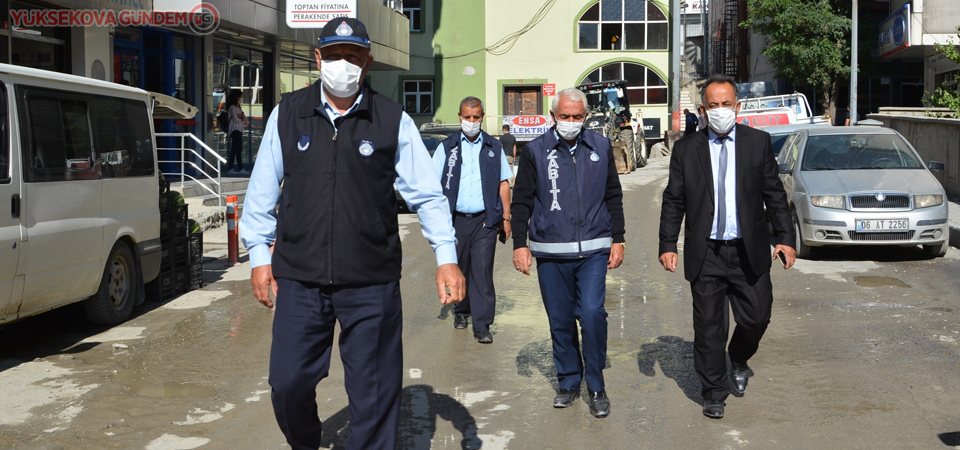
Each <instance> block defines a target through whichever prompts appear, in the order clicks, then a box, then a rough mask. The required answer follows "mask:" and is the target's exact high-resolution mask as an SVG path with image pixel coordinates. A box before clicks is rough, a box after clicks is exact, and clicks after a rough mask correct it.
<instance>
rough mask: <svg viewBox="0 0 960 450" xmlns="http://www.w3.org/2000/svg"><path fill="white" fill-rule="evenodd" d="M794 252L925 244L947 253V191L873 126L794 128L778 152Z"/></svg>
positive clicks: (911, 153) (934, 165)
mask: <svg viewBox="0 0 960 450" xmlns="http://www.w3.org/2000/svg"><path fill="white" fill-rule="evenodd" d="M777 162H778V163H779V171H780V178H781V180H783V185H784V188H785V189H786V191H787V197H788V199H789V202H790V206H791V209H792V210H793V214H794V215H793V223H794V228H795V229H796V234H797V242H796V249H797V256H798V257H800V258H806V257H809V256H811V254H812V252H813V250H814V248H815V247H821V246H825V245H900V246H915V245H921V246H923V251H924V253H925V254H927V256H930V257H938V256H943V255H945V254H946V253H947V247H948V245H949V243H948V239H949V231H948V228H947V227H948V225H947V204H946V200H947V196H946V193H945V192H944V190H943V186H941V185H940V182H939V181H937V179H936V178H934V176H933V174H932V173H931V171H942V170H943V163H939V162H930V164H929V165H928V166H926V167H924V165H923V162H922V161H921V159H920V157H919V156H918V155H917V152H916V151H915V150H914V149H913V147H911V146H910V144H909V143H908V142H907V140H906V139H904V138H903V136H901V135H900V134H899V133H897V132H896V131H894V130H891V129H889V128H879V127H817V128H806V129H802V130H797V131H795V132H794V133H793V134H791V135H790V136H789V137H788V138H787V141H786V142H784V145H783V149H782V151H781V152H780V154H779V155H778V157H777Z"/></svg>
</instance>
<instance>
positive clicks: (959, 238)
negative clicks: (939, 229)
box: [950, 225, 960, 248]
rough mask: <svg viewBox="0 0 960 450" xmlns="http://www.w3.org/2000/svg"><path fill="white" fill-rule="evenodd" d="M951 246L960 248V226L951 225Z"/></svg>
mask: <svg viewBox="0 0 960 450" xmlns="http://www.w3.org/2000/svg"><path fill="white" fill-rule="evenodd" d="M950 246H951V247H954V248H960V226H956V225H950Z"/></svg>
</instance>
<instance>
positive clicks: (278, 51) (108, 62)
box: [0, 0, 409, 166]
mask: <svg viewBox="0 0 960 450" xmlns="http://www.w3.org/2000/svg"><path fill="white" fill-rule="evenodd" d="M199 3H200V2H198V1H197V0H50V1H34V0H29V1H27V0H25V1H14V0H0V8H2V12H3V14H4V16H5V17H7V18H8V21H6V22H5V26H4V27H3V29H2V30H0V62H3V63H11V64H17V65H23V66H29V67H36V68H41V69H46V70H53V71H58V72H64V73H72V74H75V75H81V76H86V77H91V78H97V79H101V80H108V81H114V82H117V83H123V84H128V85H132V86H135V87H139V88H142V89H145V90H148V91H154V92H160V93H164V94H167V95H171V96H174V97H176V98H178V99H180V100H183V101H186V102H187V103H190V104H192V105H194V106H197V107H198V109H199V111H200V112H199V113H198V114H197V116H196V117H195V118H194V119H191V120H158V121H156V123H155V124H154V125H155V129H156V131H157V132H187V133H192V134H194V135H196V136H198V137H199V138H200V139H202V140H203V141H204V142H206V143H207V145H209V146H210V147H212V148H214V149H215V150H216V151H217V152H218V153H220V154H221V155H222V156H226V153H227V145H226V135H225V133H223V132H222V131H221V130H219V129H218V128H216V126H215V123H214V122H215V120H214V117H215V116H216V114H217V112H218V111H219V110H220V108H221V107H222V102H223V99H224V98H225V94H226V93H227V92H228V91H229V90H231V89H237V90H241V91H242V92H243V94H244V96H243V109H244V112H245V113H246V115H247V117H248V120H249V121H250V126H249V127H247V129H246V130H245V136H244V138H245V139H244V141H245V142H244V153H243V162H244V163H245V164H247V165H248V166H249V165H250V164H251V163H252V161H253V157H254V155H255V153H256V151H257V149H258V147H259V142H260V137H261V136H262V133H263V124H264V123H265V122H266V119H267V117H268V116H269V114H270V112H271V111H272V110H273V107H274V106H275V105H276V104H277V103H278V102H279V101H280V96H281V94H283V93H285V92H290V91H293V90H295V89H298V88H301V87H304V86H307V85H308V84H310V83H312V82H313V81H315V80H317V79H318V78H319V71H318V70H317V67H316V61H315V59H314V57H313V49H314V48H315V47H316V42H317V36H318V35H319V31H320V30H319V28H309V29H305V28H299V29H294V28H290V27H288V26H287V23H286V14H285V7H286V0H257V1H252V0H207V1H205V2H204V3H205V4H206V5H208V9H209V7H211V6H212V8H215V9H216V12H217V14H218V16H219V26H218V27H217V28H216V31H214V32H213V33H210V34H199V33H198V32H197V30H196V29H194V28H191V27H189V26H171V25H167V24H163V25H156V24H154V25H151V24H138V25H134V26H113V25H108V26H70V27H64V26H43V25H44V23H42V22H41V23H31V24H29V25H22V26H17V25H15V24H14V22H13V21H12V19H13V18H14V17H15V16H19V17H29V14H32V13H30V11H47V10H59V11H79V10H89V11H92V12H95V13H100V12H103V11H112V12H115V13H120V12H124V11H125V12H128V13H129V12H134V13H140V12H142V13H147V14H150V13H154V12H163V11H190V10H191V9H192V8H194V7H196V6H197V5H198V4H199ZM24 14H27V15H26V16H24ZM357 17H358V18H359V19H360V20H361V21H363V22H364V23H365V24H366V25H367V28H368V32H369V34H370V39H371V50H372V53H373V55H374V59H375V61H376V62H375V63H374V66H373V67H372V68H371V70H373V71H378V70H405V69H407V68H409V47H408V42H409V41H408V34H409V33H408V29H409V24H408V20H407V18H406V16H404V15H403V13H402V11H401V6H400V2H399V1H393V0H357ZM201 31H202V30H201ZM172 157H173V156H172V155H171V156H166V157H165V155H164V154H161V155H160V159H161V160H164V159H168V158H172Z"/></svg>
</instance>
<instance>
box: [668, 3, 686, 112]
mask: <svg viewBox="0 0 960 450" xmlns="http://www.w3.org/2000/svg"><path fill="white" fill-rule="evenodd" d="M670 12H672V13H673V14H671V15H672V16H673V33H671V34H672V35H673V36H672V39H673V42H674V44H673V46H674V51H673V55H672V57H671V58H670V72H672V76H671V78H672V80H671V81H672V83H673V102H672V105H671V106H670V112H671V113H673V114H672V115H673V116H676V115H677V114H678V113H679V111H680V82H681V80H680V78H681V77H680V55H681V54H682V53H683V42H682V41H681V40H680V16H681V15H682V14H683V13H682V12H681V11H680V0H671V2H670ZM673 123H675V124H676V120H674V121H673ZM680 128H682V126H680ZM678 129H679V128H678Z"/></svg>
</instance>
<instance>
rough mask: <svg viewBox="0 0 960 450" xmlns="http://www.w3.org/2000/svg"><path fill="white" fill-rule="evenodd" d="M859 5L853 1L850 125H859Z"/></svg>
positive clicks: (855, 0)
mask: <svg viewBox="0 0 960 450" xmlns="http://www.w3.org/2000/svg"><path fill="white" fill-rule="evenodd" d="M857 3H858V0H853V29H852V30H851V35H852V38H851V40H850V113H849V117H850V125H856V124H857V48H858V47H859V46H860V44H859V39H857V28H858V27H857V15H858V12H857Z"/></svg>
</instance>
